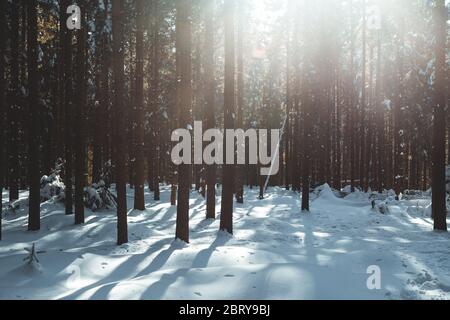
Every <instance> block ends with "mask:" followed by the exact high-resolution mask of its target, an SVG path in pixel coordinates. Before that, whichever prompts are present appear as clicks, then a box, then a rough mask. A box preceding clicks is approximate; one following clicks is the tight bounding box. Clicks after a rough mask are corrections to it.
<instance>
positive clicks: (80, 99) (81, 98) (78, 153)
mask: <svg viewBox="0 0 450 320" xmlns="http://www.w3.org/2000/svg"><path fill="white" fill-rule="evenodd" d="M78 5H79V6H80V10H81V17H80V19H81V21H80V23H81V29H80V30H78V31H77V57H76V62H77V65H76V68H77V95H76V97H77V105H76V108H77V113H76V115H75V119H76V121H75V123H76V127H75V224H82V223H84V187H85V182H86V177H85V168H84V167H85V166H84V162H85V156H86V150H85V129H84V126H85V122H86V117H85V112H86V48H85V45H86V32H87V30H86V28H87V23H86V22H85V20H86V16H85V14H86V10H85V9H86V6H85V1H79V2H78ZM67 129H69V128H67ZM69 130H70V129H69Z"/></svg>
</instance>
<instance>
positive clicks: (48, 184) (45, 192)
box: [40, 160, 66, 202]
mask: <svg viewBox="0 0 450 320" xmlns="http://www.w3.org/2000/svg"><path fill="white" fill-rule="evenodd" d="M62 168H63V162H62V161H61V160H58V161H57V162H56V164H55V168H54V169H53V170H52V172H51V174H50V175H49V176H46V175H45V176H43V177H42V178H41V190H40V191H41V202H45V201H49V200H52V201H54V202H59V201H63V200H64V198H65V194H64V191H65V189H66V186H65V185H64V183H63V181H62V179H61V176H60V173H61V170H62Z"/></svg>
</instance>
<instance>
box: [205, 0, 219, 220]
mask: <svg viewBox="0 0 450 320" xmlns="http://www.w3.org/2000/svg"><path fill="white" fill-rule="evenodd" d="M215 3H216V1H215V0H209V1H208V2H207V3H206V9H205V30H206V37H205V77H206V81H205V90H206V92H205V95H206V112H205V116H206V123H207V129H213V128H214V127H215V125H216V114H215V103H214V101H215V93H216V82H215V75H214V33H215V32H214V7H215ZM216 171H217V170H216V166H215V165H214V164H212V165H210V166H208V167H207V168H206V219H215V218H216Z"/></svg>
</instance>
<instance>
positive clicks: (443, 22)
mask: <svg viewBox="0 0 450 320" xmlns="http://www.w3.org/2000/svg"><path fill="white" fill-rule="evenodd" d="M434 18H435V19H434V20H435V28H436V49H435V55H436V81H435V84H434V86H435V101H434V109H433V114H434V117H433V119H434V120H433V148H432V153H433V155H432V157H433V166H432V168H433V175H432V180H433V181H432V216H433V218H434V229H435V230H439V231H447V209H446V205H445V197H446V191H445V116H446V114H445V104H446V103H445V93H446V79H445V77H446V61H445V56H446V43H447V8H446V7H445V0H438V1H436V7H435V8H434Z"/></svg>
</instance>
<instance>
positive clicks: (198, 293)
mask: <svg viewBox="0 0 450 320" xmlns="http://www.w3.org/2000/svg"><path fill="white" fill-rule="evenodd" d="M194 293H195V294H196V295H198V296H199V297H201V296H202V294H201V293H200V292H194Z"/></svg>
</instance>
